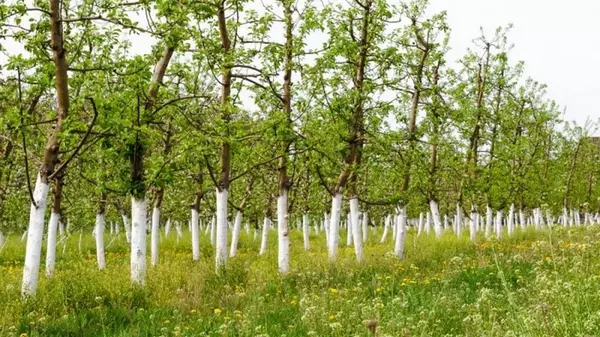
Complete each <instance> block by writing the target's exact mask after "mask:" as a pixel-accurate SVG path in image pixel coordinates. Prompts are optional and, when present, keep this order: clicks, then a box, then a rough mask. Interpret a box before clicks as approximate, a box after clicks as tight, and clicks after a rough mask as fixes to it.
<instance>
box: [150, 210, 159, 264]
mask: <svg viewBox="0 0 600 337" xmlns="http://www.w3.org/2000/svg"><path fill="white" fill-rule="evenodd" d="M159 224H160V208H158V207H154V208H153V209H152V233H151V236H150V265H151V266H156V265H157V264H158V243H159V240H160V238H159Z"/></svg>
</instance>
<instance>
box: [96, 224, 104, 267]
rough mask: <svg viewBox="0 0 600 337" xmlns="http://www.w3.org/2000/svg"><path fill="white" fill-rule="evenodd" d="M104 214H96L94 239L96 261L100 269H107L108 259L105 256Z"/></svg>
mask: <svg viewBox="0 0 600 337" xmlns="http://www.w3.org/2000/svg"><path fill="white" fill-rule="evenodd" d="M104 225H105V221H104V213H98V214H96V227H95V228H94V233H95V235H94V237H95V238H96V260H97V261H98V269H100V270H103V269H105V268H106V258H105V255H104Z"/></svg>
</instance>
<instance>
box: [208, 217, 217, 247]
mask: <svg viewBox="0 0 600 337" xmlns="http://www.w3.org/2000/svg"><path fill="white" fill-rule="evenodd" d="M206 230H208V228H207V229H206ZM209 234H210V244H211V245H213V246H214V245H215V240H216V239H217V219H215V217H214V216H213V217H212V219H211V220H210V233H209Z"/></svg>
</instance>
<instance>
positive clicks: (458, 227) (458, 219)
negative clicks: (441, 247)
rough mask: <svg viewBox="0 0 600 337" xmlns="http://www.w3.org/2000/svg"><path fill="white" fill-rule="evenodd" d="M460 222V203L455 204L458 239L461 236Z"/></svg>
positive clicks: (461, 217) (461, 219)
mask: <svg viewBox="0 0 600 337" xmlns="http://www.w3.org/2000/svg"><path fill="white" fill-rule="evenodd" d="M462 221H463V216H462V207H461V206H460V203H456V228H455V230H456V236H458V237H460V236H461V234H462Z"/></svg>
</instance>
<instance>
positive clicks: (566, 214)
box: [562, 207, 569, 228]
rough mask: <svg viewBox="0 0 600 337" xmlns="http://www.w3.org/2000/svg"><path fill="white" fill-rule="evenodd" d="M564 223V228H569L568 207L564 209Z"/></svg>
mask: <svg viewBox="0 0 600 337" xmlns="http://www.w3.org/2000/svg"><path fill="white" fill-rule="evenodd" d="M562 223H563V227H565V228H567V227H568V226H569V214H568V213H567V208H566V207H563V214H562Z"/></svg>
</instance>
